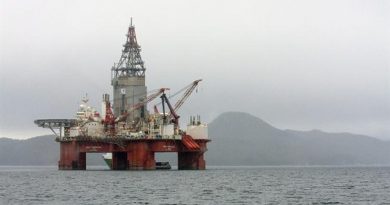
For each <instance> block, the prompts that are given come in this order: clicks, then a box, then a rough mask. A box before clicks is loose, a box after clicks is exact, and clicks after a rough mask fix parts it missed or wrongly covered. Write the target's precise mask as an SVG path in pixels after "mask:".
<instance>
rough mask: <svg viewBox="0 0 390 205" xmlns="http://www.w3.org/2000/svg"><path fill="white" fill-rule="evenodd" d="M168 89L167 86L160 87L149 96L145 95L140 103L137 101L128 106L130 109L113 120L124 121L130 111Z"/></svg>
mask: <svg viewBox="0 0 390 205" xmlns="http://www.w3.org/2000/svg"><path fill="white" fill-rule="evenodd" d="M167 90H169V88H160V89H159V90H158V91H157V92H156V93H153V94H151V95H149V96H147V97H146V98H145V99H143V101H142V102H140V103H137V104H134V105H132V106H131V107H130V110H129V111H126V112H125V113H123V114H122V115H121V116H119V117H117V118H116V119H115V122H122V121H125V120H126V118H127V116H129V114H130V113H132V112H134V111H135V110H137V109H139V108H141V107H142V106H144V105H145V104H147V103H148V102H150V101H152V100H154V99H156V98H157V97H158V96H159V95H161V94H163V93H164V92H165V91H167Z"/></svg>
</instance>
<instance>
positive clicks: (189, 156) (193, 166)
mask: <svg viewBox="0 0 390 205" xmlns="http://www.w3.org/2000/svg"><path fill="white" fill-rule="evenodd" d="M177 156H178V169H179V170H204V169H206V161H205V160H204V158H203V152H179V153H177Z"/></svg>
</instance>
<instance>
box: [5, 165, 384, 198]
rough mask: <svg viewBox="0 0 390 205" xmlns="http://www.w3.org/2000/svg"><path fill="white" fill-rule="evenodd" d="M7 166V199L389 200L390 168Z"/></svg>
mask: <svg viewBox="0 0 390 205" xmlns="http://www.w3.org/2000/svg"><path fill="white" fill-rule="evenodd" d="M88 169H89V170H87V171H58V170H57V168H56V167H14V166H12V167H9V166H0V204H71V205H72V204H390V167H221V166H218V167H211V166H209V167H208V169H207V170H205V171H178V170H169V171H110V170H107V169H106V168H105V167H88Z"/></svg>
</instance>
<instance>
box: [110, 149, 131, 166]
mask: <svg viewBox="0 0 390 205" xmlns="http://www.w3.org/2000/svg"><path fill="white" fill-rule="evenodd" d="M127 164H128V163H127V152H113V153H112V169H113V170H126V169H127V168H128V167H127Z"/></svg>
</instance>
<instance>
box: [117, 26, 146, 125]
mask: <svg viewBox="0 0 390 205" xmlns="http://www.w3.org/2000/svg"><path fill="white" fill-rule="evenodd" d="M126 37H127V39H126V43H125V44H124V45H123V50H122V55H121V57H120V59H119V61H118V63H115V64H114V66H113V67H112V69H111V85H112V86H113V94H114V96H113V97H114V99H113V111H114V115H115V116H120V115H122V114H124V113H126V112H127V111H128V110H129V109H130V108H131V107H133V106H134V105H136V104H138V103H140V102H142V101H143V100H144V99H146V93H147V88H146V85H145V70H146V69H145V67H144V61H143V60H142V58H141V54H140V52H141V47H140V46H139V45H138V42H137V37H136V34H135V27H134V26H133V24H132V21H131V23H130V26H129V29H128V32H127V34H126ZM146 106H147V105H146V104H144V106H142V107H141V108H139V109H137V110H135V111H133V112H131V113H130V114H129V115H128V116H127V119H126V121H127V122H129V123H132V124H136V123H138V122H139V121H143V120H144V119H145V118H146V115H147V110H146Z"/></svg>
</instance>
